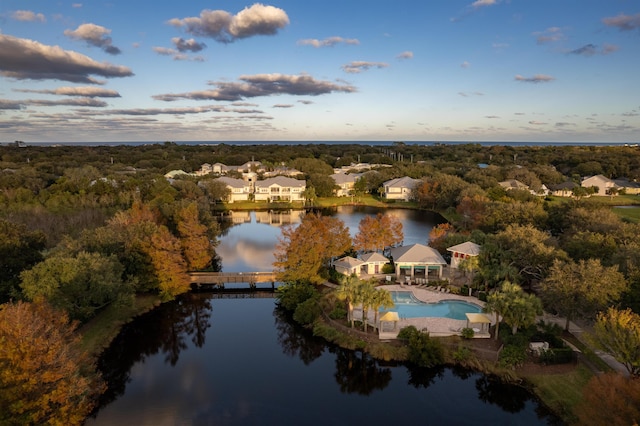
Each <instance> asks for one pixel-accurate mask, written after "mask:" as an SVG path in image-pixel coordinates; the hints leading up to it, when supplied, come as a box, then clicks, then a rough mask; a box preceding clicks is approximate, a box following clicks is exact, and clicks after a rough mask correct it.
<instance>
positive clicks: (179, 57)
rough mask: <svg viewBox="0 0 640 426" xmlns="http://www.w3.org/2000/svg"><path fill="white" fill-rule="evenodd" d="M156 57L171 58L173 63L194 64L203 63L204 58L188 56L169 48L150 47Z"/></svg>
mask: <svg viewBox="0 0 640 426" xmlns="http://www.w3.org/2000/svg"><path fill="white" fill-rule="evenodd" d="M151 49H152V50H153V51H154V52H156V53H157V54H158V55H162V56H171V57H173V60H174V61H195V62H204V58H203V57H202V56H189V55H187V54H185V53H182V52H180V51H178V50H176V49H171V48H170V47H157V46H156V47H152V48H151Z"/></svg>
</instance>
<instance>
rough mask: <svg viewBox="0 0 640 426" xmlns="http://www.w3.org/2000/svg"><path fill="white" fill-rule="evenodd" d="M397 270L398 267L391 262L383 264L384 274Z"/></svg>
mask: <svg viewBox="0 0 640 426" xmlns="http://www.w3.org/2000/svg"><path fill="white" fill-rule="evenodd" d="M395 272H396V269H395V268H394V266H393V265H392V264H390V263H385V264H384V265H382V273H383V274H393V273H395Z"/></svg>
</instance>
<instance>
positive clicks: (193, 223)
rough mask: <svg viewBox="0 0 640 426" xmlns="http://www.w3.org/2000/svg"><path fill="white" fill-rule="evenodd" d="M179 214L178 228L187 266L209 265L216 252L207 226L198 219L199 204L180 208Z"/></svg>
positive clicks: (189, 267)
mask: <svg viewBox="0 0 640 426" xmlns="http://www.w3.org/2000/svg"><path fill="white" fill-rule="evenodd" d="M177 216H178V217H177V228H178V233H179V234H180V242H181V244H182V252H183V254H184V258H185V260H186V262H187V268H188V269H192V270H197V269H203V268H205V267H207V266H208V265H210V264H211V260H212V259H213V255H214V252H213V246H212V245H211V241H210V240H209V237H208V236H207V227H206V226H204V225H203V224H201V223H200V220H199V219H198V206H197V204H196V203H189V204H188V205H187V206H186V207H184V208H181V209H180V210H178V213H177Z"/></svg>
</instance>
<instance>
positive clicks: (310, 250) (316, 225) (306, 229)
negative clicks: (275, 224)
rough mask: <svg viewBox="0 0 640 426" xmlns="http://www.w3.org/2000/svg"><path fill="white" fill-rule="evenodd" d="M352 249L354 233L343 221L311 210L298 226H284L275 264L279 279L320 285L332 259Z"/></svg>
mask: <svg viewBox="0 0 640 426" xmlns="http://www.w3.org/2000/svg"><path fill="white" fill-rule="evenodd" d="M350 248H351V235H350V234H349V229H348V228H347V227H346V226H345V224H344V222H342V221H341V220H340V219H337V218H333V217H328V216H320V215H317V214H314V213H311V214H307V215H305V216H304V217H303V219H302V221H301V223H300V224H299V225H298V226H297V227H295V228H294V227H292V226H286V227H283V228H282V235H281V236H280V237H279V238H278V243H277V244H276V248H275V253H274V257H275V261H274V263H273V266H274V268H275V271H276V273H277V276H278V280H279V281H284V282H310V283H313V284H320V283H322V282H323V281H324V278H323V276H322V273H323V269H325V268H326V267H328V264H329V261H330V260H331V259H332V258H334V257H337V256H340V255H342V254H344V253H345V252H347V251H348V250H349V249H350Z"/></svg>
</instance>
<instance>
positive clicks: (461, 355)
mask: <svg viewBox="0 0 640 426" xmlns="http://www.w3.org/2000/svg"><path fill="white" fill-rule="evenodd" d="M472 331H473V330H472ZM472 355H473V351H472V350H471V349H469V348H468V347H466V346H464V345H459V346H458V349H456V350H455V352H453V360H454V361H456V362H465V361H468V360H469V359H471V356H472Z"/></svg>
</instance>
